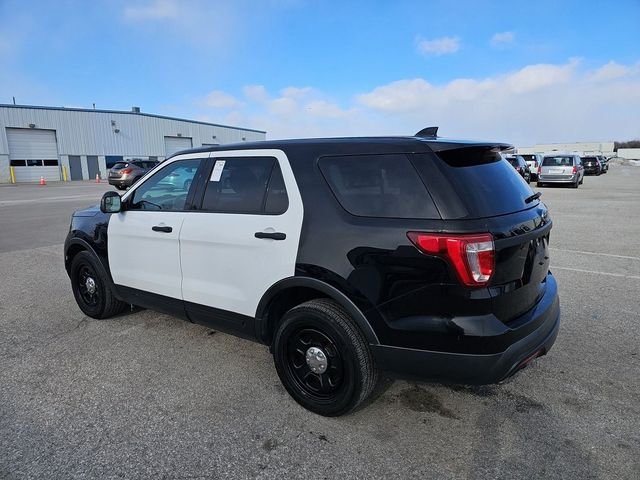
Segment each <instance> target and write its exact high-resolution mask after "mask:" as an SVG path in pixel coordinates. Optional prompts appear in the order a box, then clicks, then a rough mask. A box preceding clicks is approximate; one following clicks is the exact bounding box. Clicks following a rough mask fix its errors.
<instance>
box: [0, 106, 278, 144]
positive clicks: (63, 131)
mask: <svg viewBox="0 0 640 480" xmlns="http://www.w3.org/2000/svg"><path fill="white" fill-rule="evenodd" d="M30 124H34V125H35V129H45V130H46V129H48V130H55V131H56V137H57V143H58V153H59V154H60V155H98V156H107V155H123V156H140V157H149V156H157V157H164V156H165V143H164V137H165V136H175V137H177V134H178V133H180V134H182V137H185V138H192V139H193V146H194V147H199V146H201V145H202V144H209V143H220V144H228V143H240V142H243V141H248V142H249V141H260V140H264V139H265V133H264V132H260V131H255V130H250V129H240V128H235V127H229V126H224V125H213V124H206V123H198V122H189V121H184V120H179V119H170V118H163V117H158V116H153V115H146V114H144V113H127V112H111V111H100V110H95V111H93V110H79V109H56V108H45V107H21V106H11V105H2V106H0V155H1V154H6V153H8V151H9V148H8V142H7V135H6V133H5V132H6V131H5V128H21V129H25V128H26V129H27V130H28V127H29V125H30ZM3 127H5V128H3ZM243 139H244V140H243Z"/></svg>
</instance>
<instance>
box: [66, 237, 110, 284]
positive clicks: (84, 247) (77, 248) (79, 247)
mask: <svg viewBox="0 0 640 480" xmlns="http://www.w3.org/2000/svg"><path fill="white" fill-rule="evenodd" d="M80 252H90V253H92V254H93V255H94V256H95V257H96V258H97V259H98V260H99V261H100V264H101V265H102V267H103V268H104V270H105V272H106V274H107V277H108V278H109V280H110V281H111V282H112V283H113V278H112V277H111V270H110V269H109V261H108V260H107V258H105V257H104V256H103V255H98V253H97V252H96V250H95V249H94V248H93V246H92V245H91V244H90V243H89V242H87V241H86V240H83V239H82V238H78V237H74V238H71V239H70V240H68V242H67V243H66V245H65V251H64V268H65V270H66V271H67V274H69V273H70V269H71V262H72V261H73V258H74V257H75V256H76V255H77V254H78V253H80Z"/></svg>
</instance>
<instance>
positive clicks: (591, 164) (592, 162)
mask: <svg viewBox="0 0 640 480" xmlns="http://www.w3.org/2000/svg"><path fill="white" fill-rule="evenodd" d="M582 164H583V165H584V166H585V167H586V168H596V167H597V166H598V160H597V159H596V157H583V158H582Z"/></svg>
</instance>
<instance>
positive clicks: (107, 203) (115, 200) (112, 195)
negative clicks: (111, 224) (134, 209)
mask: <svg viewBox="0 0 640 480" xmlns="http://www.w3.org/2000/svg"><path fill="white" fill-rule="evenodd" d="M121 210H122V201H121V199H120V195H118V194H117V193H116V192H105V194H104V195H103V196H102V199H101V200H100V211H101V212H102V213H118V212H119V211H121Z"/></svg>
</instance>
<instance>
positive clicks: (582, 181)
mask: <svg viewBox="0 0 640 480" xmlns="http://www.w3.org/2000/svg"><path fill="white" fill-rule="evenodd" d="M583 183H584V176H583V177H582V178H581V179H580V185H582V184H583Z"/></svg>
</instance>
